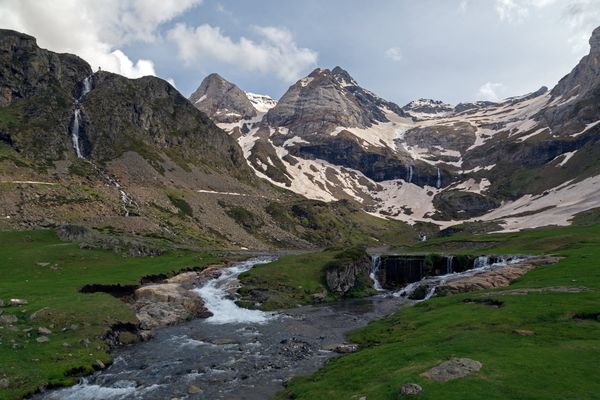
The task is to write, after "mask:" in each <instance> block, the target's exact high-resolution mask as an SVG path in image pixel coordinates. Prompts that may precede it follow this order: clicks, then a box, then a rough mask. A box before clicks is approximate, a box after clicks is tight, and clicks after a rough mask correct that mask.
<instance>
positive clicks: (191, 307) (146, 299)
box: [134, 283, 212, 330]
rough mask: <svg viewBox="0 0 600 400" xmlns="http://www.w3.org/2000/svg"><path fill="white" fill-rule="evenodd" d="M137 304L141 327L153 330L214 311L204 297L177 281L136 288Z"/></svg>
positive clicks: (206, 315) (209, 314)
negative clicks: (205, 304) (205, 303)
mask: <svg viewBox="0 0 600 400" xmlns="http://www.w3.org/2000/svg"><path fill="white" fill-rule="evenodd" d="M134 307H135V309H136V312H137V317H138V319H139V321H140V327H141V328H142V329H145V330H151V329H154V328H157V327H160V326H166V325H173V324H176V323H179V322H183V321H186V320H189V319H192V318H200V317H202V318H207V317H210V316H211V315H212V314H211V313H210V311H208V310H207V309H206V307H204V302H203V301H202V298H201V297H200V296H198V295H197V294H196V293H195V292H193V291H191V290H188V289H185V288H183V287H182V286H181V285H179V284H177V283H163V284H158V285H148V286H143V287H141V288H139V289H137V290H136V291H135V303H134Z"/></svg>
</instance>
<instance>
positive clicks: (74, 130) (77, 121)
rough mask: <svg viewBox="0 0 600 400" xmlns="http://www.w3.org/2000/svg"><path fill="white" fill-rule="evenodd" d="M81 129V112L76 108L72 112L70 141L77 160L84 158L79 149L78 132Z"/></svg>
mask: <svg viewBox="0 0 600 400" xmlns="http://www.w3.org/2000/svg"><path fill="white" fill-rule="evenodd" d="M80 129H81V110H80V109H79V107H77V108H76V109H75V110H74V111H73V121H72V122H71V141H72V142H73V148H74V149H75V154H76V155H77V158H84V157H83V153H82V152H81V148H80V147H79V130H80Z"/></svg>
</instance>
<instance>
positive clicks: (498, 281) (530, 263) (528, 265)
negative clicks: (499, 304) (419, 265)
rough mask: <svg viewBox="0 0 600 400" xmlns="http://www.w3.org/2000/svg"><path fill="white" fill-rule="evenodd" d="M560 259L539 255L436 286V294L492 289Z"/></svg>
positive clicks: (506, 284)
mask: <svg viewBox="0 0 600 400" xmlns="http://www.w3.org/2000/svg"><path fill="white" fill-rule="evenodd" d="M558 261H560V258H558V257H552V256H541V257H535V258H529V259H527V260H525V261H522V262H519V263H515V264H511V265H508V266H506V267H502V268H498V269H494V270H492V271H488V272H484V273H481V274H478V275H475V276H470V277H465V278H460V279H457V280H453V281H450V282H448V283H446V284H444V285H441V286H438V287H437V288H436V294H438V295H452V294H458V293H464V292H473V291H476V290H486V289H494V288H499V287H505V286H508V285H509V284H510V283H511V282H512V281H514V280H515V279H518V278H520V277H521V276H523V275H525V274H526V273H527V272H529V271H530V270H532V269H534V268H537V267H540V266H543V265H547V264H554V263H557V262H558Z"/></svg>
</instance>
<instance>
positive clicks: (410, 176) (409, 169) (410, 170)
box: [406, 165, 413, 183]
mask: <svg viewBox="0 0 600 400" xmlns="http://www.w3.org/2000/svg"><path fill="white" fill-rule="evenodd" d="M412 180H413V166H412V165H409V166H407V167H406V182H407V183H411V182H412Z"/></svg>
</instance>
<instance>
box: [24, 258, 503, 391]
mask: <svg viewBox="0 0 600 400" xmlns="http://www.w3.org/2000/svg"><path fill="white" fill-rule="evenodd" d="M273 259H274V258H273V257H262V258H256V259H252V260H248V261H245V262H239V263H236V264H234V265H233V266H231V267H228V268H224V269H223V270H222V273H221V275H220V276H219V277H217V278H215V279H212V280H210V281H208V282H207V283H206V284H205V285H204V286H202V287H200V288H198V289H195V291H196V292H197V293H198V294H199V295H200V296H202V298H203V299H204V301H205V305H206V307H207V308H208V309H209V310H210V311H211V312H212V313H213V314H214V315H213V316H212V317H210V318H207V319H197V320H193V321H190V322H187V323H184V324H181V325H177V326H171V327H166V328H163V329H159V330H158V331H157V333H156V336H155V337H154V338H152V339H151V340H149V341H147V342H143V343H140V344H138V345H135V346H129V347H124V348H120V349H117V350H116V351H115V352H114V357H115V361H114V363H113V364H112V365H111V366H110V367H108V368H107V369H106V370H104V371H100V372H98V373H96V374H94V375H92V376H90V377H88V378H85V379H82V380H81V381H80V383H78V384H77V385H75V386H72V387H70V388H65V389H60V390H56V391H50V392H46V393H40V394H38V395H36V396H34V397H33V399H45V400H58V399H60V400H102V399H111V400H113V399H118V400H130V399H144V400H146V399H148V400H154V399H156V400H159V399H160V400H165V399H167V400H168V399H181V400H183V399H228V400H234V399H240V400H242V399H243V400H263V399H268V398H270V397H271V396H273V395H274V394H275V393H277V392H278V391H279V390H281V389H282V388H283V384H284V382H285V381H286V380H287V379H289V378H290V377H292V376H298V375H307V374H310V373H313V372H315V371H317V370H318V369H319V368H320V367H322V365H323V364H324V362H325V361H326V360H327V359H329V358H331V357H334V356H336V355H337V353H334V352H332V351H330V350H327V349H331V348H332V346H333V347H335V346H336V345H339V344H343V343H345V335H346V333H348V332H349V331H350V330H353V329H356V328H359V327H362V326H365V325H366V324H367V323H369V322H370V321H373V320H376V319H380V318H383V317H385V316H387V315H389V314H391V313H393V312H396V311H398V310H399V309H400V308H401V307H405V306H408V305H410V304H414V301H411V300H408V299H407V298H406V296H405V294H406V292H407V290H409V289H410V287H406V288H404V289H403V290H401V291H398V292H389V291H386V292H382V294H380V295H377V296H374V297H370V298H365V299H352V300H344V301H339V302H335V303H328V304H323V305H314V306H305V307H298V308H294V309H290V310H283V311H279V312H273V313H266V312H262V311H258V310H248V309H244V308H240V307H238V306H237V305H236V304H235V302H234V301H233V299H232V298H231V294H230V293H231V290H232V286H233V287H235V285H236V284H237V277H238V275H239V274H241V273H242V272H244V271H247V270H249V269H250V268H252V267H253V266H255V265H258V264H263V263H267V262H270V261H272V260H273ZM502 264H503V265H506V264H507V262H505V263H502ZM501 266H502V265H500V264H494V265H483V264H482V265H481V266H480V267H479V268H477V271H473V270H471V271H467V272H466V273H461V274H448V275H445V276H443V277H439V278H435V279H434V281H435V282H433V281H431V282H428V283H429V284H433V283H440V282H445V281H447V280H449V279H456V278H458V277H461V276H464V275H467V274H468V275H472V274H474V273H477V272H478V271H483V270H486V269H490V268H498V267H501ZM377 267H378V264H377V259H376V258H375V257H374V258H373V268H377ZM421 282H424V281H421ZM374 285H375V287H377V289H378V290H382V289H381V288H380V287H378V286H377V285H378V283H377V282H376V280H375V282H374ZM409 286H410V285H409ZM432 287H434V286H433V285H432ZM403 292H404V295H403ZM430 292H431V294H433V292H434V289H432V290H430ZM431 294H429V293H428V297H429V296H430V295H431Z"/></svg>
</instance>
